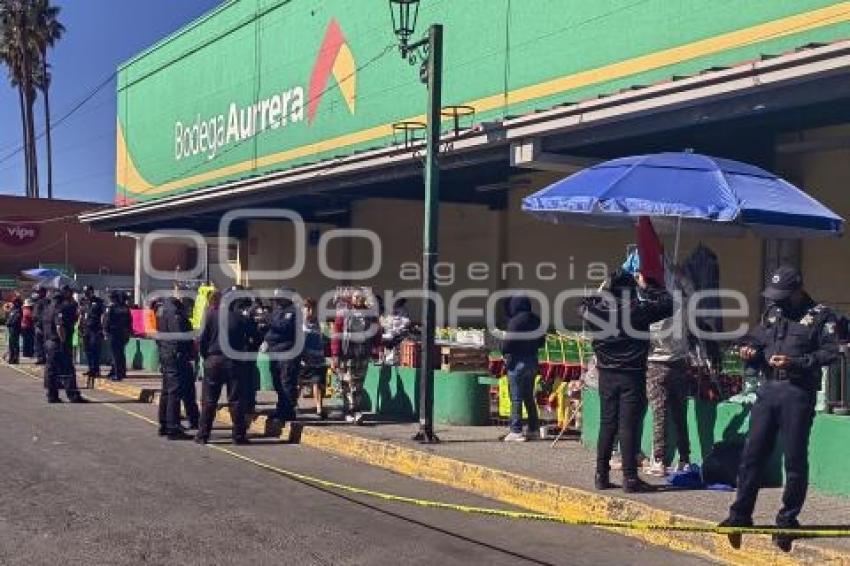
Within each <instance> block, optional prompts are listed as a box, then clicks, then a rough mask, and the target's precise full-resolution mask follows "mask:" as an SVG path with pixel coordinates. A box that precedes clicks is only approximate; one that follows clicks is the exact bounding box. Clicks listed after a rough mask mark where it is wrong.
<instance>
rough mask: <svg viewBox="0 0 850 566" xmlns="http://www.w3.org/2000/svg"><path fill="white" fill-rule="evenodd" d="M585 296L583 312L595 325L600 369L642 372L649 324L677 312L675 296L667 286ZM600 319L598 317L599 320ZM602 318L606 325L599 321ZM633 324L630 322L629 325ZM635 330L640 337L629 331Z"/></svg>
mask: <svg viewBox="0 0 850 566" xmlns="http://www.w3.org/2000/svg"><path fill="white" fill-rule="evenodd" d="M641 293H642V295H643V297H642V299H641V300H637V298H636V297H635V296H634V295H635V293H633V292H632V293H627V294H625V295H614V296H610V295H608V296H595V297H589V298H587V299H584V300H583V301H582V303H581V306H580V307H579V313H580V314H581V316H583V317H584V318H585V319H586V320H587V321H588V323H589V325H590V326H591V330H592V332H593V341H592V343H593V351H594V353H595V354H596V365H597V367H598V368H599V369H608V370H617V371H628V372H642V371H645V370H646V360H647V358H648V356H649V325H650V324H652V323H653V322H658V321H659V320H664V319H665V318H668V317H670V316H672V315H673V297H672V296H671V295H670V293H668V292H667V291H666V290H664V289H660V288H654V287H653V288H649V289H645V290H643V291H641ZM595 319H598V320H595ZM599 321H602V324H598V323H599ZM627 323H630V324H627ZM630 329H633V330H635V331H637V333H640V334H641V335H640V336H636V335H634V334H635V333H633V332H629V331H628V330H630Z"/></svg>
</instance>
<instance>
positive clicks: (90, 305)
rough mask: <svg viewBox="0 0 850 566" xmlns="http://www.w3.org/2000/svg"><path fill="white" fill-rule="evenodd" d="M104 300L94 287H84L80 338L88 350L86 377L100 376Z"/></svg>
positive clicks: (81, 302)
mask: <svg viewBox="0 0 850 566" xmlns="http://www.w3.org/2000/svg"><path fill="white" fill-rule="evenodd" d="M103 310H104V307H103V301H102V300H101V299H100V297H97V296H95V294H94V287H92V286H91V285H86V286H85V287H83V297H82V299H81V300H80V322H79V331H80V338H81V340H82V343H83V346H84V348H85V352H86V361H87V362H88V366H89V370H88V372H87V373H86V374H85V375H86V377H88V378H90V379H94V378H96V377H100V350H101V348H102V346H103Z"/></svg>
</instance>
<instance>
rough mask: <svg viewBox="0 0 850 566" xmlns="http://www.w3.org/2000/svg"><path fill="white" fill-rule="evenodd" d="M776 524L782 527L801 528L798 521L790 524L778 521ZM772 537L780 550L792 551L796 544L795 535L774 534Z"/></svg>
mask: <svg viewBox="0 0 850 566" xmlns="http://www.w3.org/2000/svg"><path fill="white" fill-rule="evenodd" d="M776 526H777V527H779V528H780V529H799V528H800V523H798V522H797V521H793V522H791V523H788V524H780V523H778V522H777V524H776ZM771 538H772V539H773V544H775V545H776V547H777V548H778V549H779V550H781V551H782V552H791V548H792V547H793V546H794V538H795V537H794V536H793V535H785V534H782V535H773V536H772V537H771Z"/></svg>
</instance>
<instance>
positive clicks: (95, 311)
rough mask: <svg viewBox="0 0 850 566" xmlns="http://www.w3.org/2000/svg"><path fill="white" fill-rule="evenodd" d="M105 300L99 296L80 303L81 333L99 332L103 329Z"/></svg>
mask: <svg viewBox="0 0 850 566" xmlns="http://www.w3.org/2000/svg"><path fill="white" fill-rule="evenodd" d="M103 308H104V307H103V301H102V300H101V299H99V298H98V297H92V298H91V299H85V300H84V301H82V302H81V303H80V333H81V334H83V335H86V334H99V333H100V332H101V331H102V330H103V325H102V322H103Z"/></svg>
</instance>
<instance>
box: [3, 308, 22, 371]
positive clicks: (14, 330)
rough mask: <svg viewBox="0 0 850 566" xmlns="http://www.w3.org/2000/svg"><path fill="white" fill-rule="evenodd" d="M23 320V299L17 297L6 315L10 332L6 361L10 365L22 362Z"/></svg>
mask: <svg viewBox="0 0 850 566" xmlns="http://www.w3.org/2000/svg"><path fill="white" fill-rule="evenodd" d="M23 319H24V311H23V303H22V302H21V297H20V296H18V295H15V297H14V298H13V299H12V302H11V303H10V304H9V312H8V313H6V328H7V330H8V331H9V333H8V335H7V336H8V342H9V343H8V351H7V352H6V361H7V362H8V363H10V364H17V363H19V362H20V361H21V323H22V322H23Z"/></svg>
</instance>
